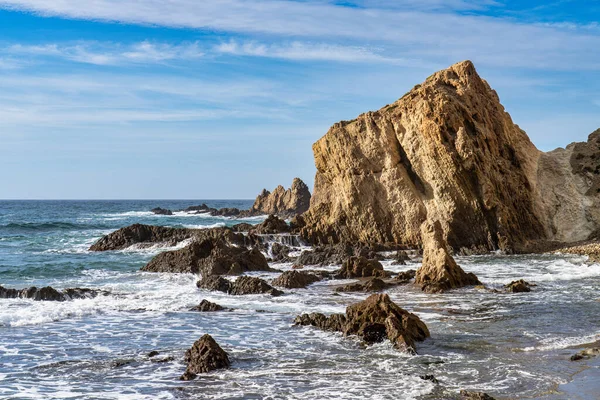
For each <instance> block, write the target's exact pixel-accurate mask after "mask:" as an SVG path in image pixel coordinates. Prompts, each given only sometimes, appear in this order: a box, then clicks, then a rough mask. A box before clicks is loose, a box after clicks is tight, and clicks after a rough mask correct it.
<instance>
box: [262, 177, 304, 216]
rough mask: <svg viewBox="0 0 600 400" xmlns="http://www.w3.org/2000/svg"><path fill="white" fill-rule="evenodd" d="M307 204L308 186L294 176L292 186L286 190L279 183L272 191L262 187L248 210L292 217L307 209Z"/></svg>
mask: <svg viewBox="0 0 600 400" xmlns="http://www.w3.org/2000/svg"><path fill="white" fill-rule="evenodd" d="M309 206H310V192H309V190H308V186H306V184H305V183H304V182H302V180H300V179H299V178H294V181H293V182H292V186H291V187H290V188H289V189H287V190H286V189H285V188H284V187H283V186H281V185H279V186H277V187H276V188H275V190H273V192H269V191H268V190H267V189H263V191H262V192H261V193H260V194H259V195H258V197H257V198H256V201H254V205H253V206H252V208H251V209H250V211H251V212H258V213H262V214H275V215H279V216H283V217H292V216H294V215H297V214H302V213H303V212H305V211H306V210H308V207H309Z"/></svg>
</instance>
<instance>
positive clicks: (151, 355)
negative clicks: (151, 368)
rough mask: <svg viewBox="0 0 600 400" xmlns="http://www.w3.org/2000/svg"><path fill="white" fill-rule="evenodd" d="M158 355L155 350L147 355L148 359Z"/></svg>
mask: <svg viewBox="0 0 600 400" xmlns="http://www.w3.org/2000/svg"><path fill="white" fill-rule="evenodd" d="M159 354H160V353H159V352H158V351H156V350H152V351H151V352H150V353H148V357H150V358H152V357H156V356H157V355H159Z"/></svg>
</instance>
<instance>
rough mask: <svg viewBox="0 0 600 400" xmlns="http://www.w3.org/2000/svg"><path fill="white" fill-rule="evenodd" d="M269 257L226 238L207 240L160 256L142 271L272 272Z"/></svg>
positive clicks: (220, 273)
mask: <svg viewBox="0 0 600 400" xmlns="http://www.w3.org/2000/svg"><path fill="white" fill-rule="evenodd" d="M270 270H271V268H269V264H268V263H267V260H266V258H265V256H264V255H263V254H262V253H261V252H260V251H259V250H258V249H257V248H252V249H248V248H246V247H243V246H235V245H232V244H229V243H228V242H227V241H226V240H223V239H214V238H210V239H205V240H202V241H199V242H193V243H191V244H189V245H188V246H186V247H184V248H182V249H178V250H172V251H167V252H164V253H160V254H158V255H156V256H155V257H154V258H153V259H152V260H151V261H150V262H149V263H148V264H146V266H144V267H143V268H142V271H146V272H171V273H194V274H198V273H199V274H202V276H209V275H240V274H242V273H244V272H248V271H270Z"/></svg>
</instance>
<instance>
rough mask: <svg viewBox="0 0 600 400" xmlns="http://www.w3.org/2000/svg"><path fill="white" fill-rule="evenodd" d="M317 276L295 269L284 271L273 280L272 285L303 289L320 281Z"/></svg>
mask: <svg viewBox="0 0 600 400" xmlns="http://www.w3.org/2000/svg"><path fill="white" fill-rule="evenodd" d="M320 280H321V278H319V277H318V276H316V275H314V274H311V273H308V272H300V271H296V270H292V271H286V272H284V273H283V274H281V275H280V276H279V277H277V278H276V279H274V280H273V282H272V283H273V285H275V286H280V287H284V288H288V289H305V288H306V287H307V286H308V285H310V284H312V283H315V282H318V281H320Z"/></svg>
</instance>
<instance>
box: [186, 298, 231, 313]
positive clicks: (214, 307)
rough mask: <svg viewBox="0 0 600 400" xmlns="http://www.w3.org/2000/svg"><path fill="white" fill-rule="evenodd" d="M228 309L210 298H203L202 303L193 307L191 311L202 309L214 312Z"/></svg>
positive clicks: (202, 310)
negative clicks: (209, 299)
mask: <svg viewBox="0 0 600 400" xmlns="http://www.w3.org/2000/svg"><path fill="white" fill-rule="evenodd" d="M223 310H226V308H225V307H223V306H220V305H218V304H217V303H212V302H210V301H208V300H206V299H205V300H202V301H201V302H200V304H198V305H197V306H195V307H192V308H191V309H190V311H200V312H214V311H223Z"/></svg>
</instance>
